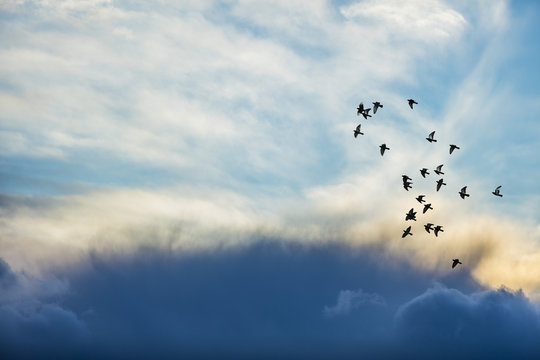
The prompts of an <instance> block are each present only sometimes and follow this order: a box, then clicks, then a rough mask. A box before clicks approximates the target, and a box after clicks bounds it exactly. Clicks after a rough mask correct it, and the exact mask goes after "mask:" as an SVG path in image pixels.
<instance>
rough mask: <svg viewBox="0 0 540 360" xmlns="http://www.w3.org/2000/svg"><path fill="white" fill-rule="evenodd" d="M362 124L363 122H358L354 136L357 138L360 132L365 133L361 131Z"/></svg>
mask: <svg viewBox="0 0 540 360" xmlns="http://www.w3.org/2000/svg"><path fill="white" fill-rule="evenodd" d="M361 125H362V124H358V126H357V127H356V130H354V137H355V138H356V137H357V136H358V134H360V135H364V133H363V132H361V131H360V126H361Z"/></svg>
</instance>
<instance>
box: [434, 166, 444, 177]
mask: <svg viewBox="0 0 540 360" xmlns="http://www.w3.org/2000/svg"><path fill="white" fill-rule="evenodd" d="M443 165H444V164H441V165H439V166H437V168H436V169H435V174H437V175H444V173H443V172H442V171H441V169H442V167H443Z"/></svg>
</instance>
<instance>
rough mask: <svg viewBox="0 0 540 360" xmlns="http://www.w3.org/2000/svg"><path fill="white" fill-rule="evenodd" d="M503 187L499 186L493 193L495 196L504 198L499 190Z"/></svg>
mask: <svg viewBox="0 0 540 360" xmlns="http://www.w3.org/2000/svg"><path fill="white" fill-rule="evenodd" d="M501 186H502V185H499V186H497V187H496V188H495V191H493V192H491V193H492V194H493V195H495V196H498V197H502V194H501V193H500V192H499V189H500V188H501Z"/></svg>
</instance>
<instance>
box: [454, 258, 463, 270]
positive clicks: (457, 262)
mask: <svg viewBox="0 0 540 360" xmlns="http://www.w3.org/2000/svg"><path fill="white" fill-rule="evenodd" d="M457 264H461V261H459V259H452V269H453V268H455V267H456V266H457Z"/></svg>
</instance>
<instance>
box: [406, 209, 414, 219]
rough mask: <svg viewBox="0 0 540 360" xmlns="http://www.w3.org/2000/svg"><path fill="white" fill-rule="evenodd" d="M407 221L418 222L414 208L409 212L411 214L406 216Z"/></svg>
mask: <svg viewBox="0 0 540 360" xmlns="http://www.w3.org/2000/svg"><path fill="white" fill-rule="evenodd" d="M407 220H414V221H416V211H414V209H413V208H411V210H409V212H408V213H406V214H405V221H407Z"/></svg>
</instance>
